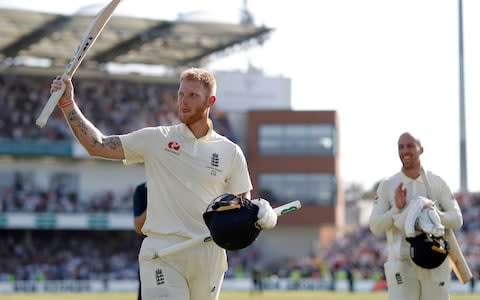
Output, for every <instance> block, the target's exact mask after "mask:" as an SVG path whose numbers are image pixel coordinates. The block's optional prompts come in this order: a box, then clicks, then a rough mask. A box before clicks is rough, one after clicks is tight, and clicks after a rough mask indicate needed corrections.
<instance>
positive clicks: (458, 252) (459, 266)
mask: <svg viewBox="0 0 480 300" xmlns="http://www.w3.org/2000/svg"><path fill="white" fill-rule="evenodd" d="M445 239H446V240H447V241H448V246H449V249H448V260H449V261H450V265H451V266H452V269H453V272H454V273H455V275H456V276H457V279H458V281H460V282H461V283H462V284H465V283H467V282H469V281H470V280H471V279H472V277H473V275H472V271H471V270H470V268H469V266H468V263H467V260H466V259H465V257H464V256H463V252H462V249H461V248H460V246H459V245H458V241H457V238H456V237H455V233H454V232H453V230H451V229H447V230H445Z"/></svg>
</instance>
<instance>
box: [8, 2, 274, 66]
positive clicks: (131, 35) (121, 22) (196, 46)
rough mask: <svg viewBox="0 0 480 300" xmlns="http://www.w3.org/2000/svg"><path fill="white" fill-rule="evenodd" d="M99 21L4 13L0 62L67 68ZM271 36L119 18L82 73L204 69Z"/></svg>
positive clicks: (259, 30)
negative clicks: (102, 67)
mask: <svg viewBox="0 0 480 300" xmlns="http://www.w3.org/2000/svg"><path fill="white" fill-rule="evenodd" d="M93 18H94V17H93V16H90V15H88V16H87V15H75V16H67V15H59V14H49V13H44V12H36V11H30V10H18V9H7V8H2V9H0V61H2V62H3V64H5V63H9V64H10V65H15V64H18V61H26V60H32V58H34V59H35V60H36V61H43V62H47V63H48V64H49V66H52V67H59V66H62V67H63V66H65V65H66V63H67V62H68V61H69V59H70V57H71V56H72V54H73V51H74V50H75V49H76V47H77V46H78V44H79V43H80V41H81V39H82V38H83V35H84V33H85V31H86V29H87V28H88V26H89V24H90V22H91V21H92V20H93ZM271 30H272V29H270V28H267V27H263V26H254V25H250V24H230V23H218V22H204V21H188V20H176V21H162V20H153V19H143V18H135V17H127V16H116V15H114V16H113V17H112V18H111V19H110V21H109V23H108V24H107V25H106V27H105V28H104V30H103V32H102V33H101V35H100V37H99V38H98V39H97V41H96V42H95V45H94V46H93V47H92V48H91V49H90V50H89V52H88V54H87V56H86V57H85V59H84V62H83V63H82V67H81V68H95V67H97V66H98V65H99V64H103V63H106V62H113V63H116V64H147V65H162V66H166V67H172V68H177V67H185V66H192V65H203V64H204V63H205V62H206V61H208V60H207V59H208V58H209V57H210V56H212V55H213V54H221V53H224V52H225V51H228V50H230V49H233V48H235V47H238V46H249V45H252V43H257V44H261V43H263V41H264V40H266V39H267V38H268V34H269V33H270V32H271ZM233 50H234V49H233ZM38 59H40V60H38Z"/></svg>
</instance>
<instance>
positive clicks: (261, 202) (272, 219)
mask: <svg viewBox="0 0 480 300" xmlns="http://www.w3.org/2000/svg"><path fill="white" fill-rule="evenodd" d="M251 201H252V203H253V204H255V205H256V206H258V214H257V218H258V221H257V222H256V223H255V224H256V225H257V226H259V227H260V228H262V229H272V228H273V227H275V225H277V213H276V212H275V211H274V210H273V208H272V206H270V203H269V202H268V201H267V200H265V199H262V198H259V199H253V200H251Z"/></svg>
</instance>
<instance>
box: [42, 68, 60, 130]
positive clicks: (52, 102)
mask: <svg viewBox="0 0 480 300" xmlns="http://www.w3.org/2000/svg"><path fill="white" fill-rule="evenodd" d="M64 78H66V76H65V75H64V76H62V79H64ZM65 89H66V85H65V83H64V82H63V81H62V87H61V88H60V89H59V90H57V91H55V92H53V93H52V94H51V95H50V98H48V101H47V103H46V104H45V106H44V107H43V109H42V112H41V113H40V116H39V117H38V118H37V120H36V122H35V124H37V126H38V127H40V128H43V127H44V126H45V124H47V120H48V118H49V117H50V115H51V114H52V112H53V110H54V109H55V106H57V103H58V101H59V100H60V98H61V97H62V95H63V93H64V92H65Z"/></svg>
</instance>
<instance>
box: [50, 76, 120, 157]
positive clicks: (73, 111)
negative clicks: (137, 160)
mask: <svg viewBox="0 0 480 300" xmlns="http://www.w3.org/2000/svg"><path fill="white" fill-rule="evenodd" d="M62 84H65V85H66V88H65V92H64V93H63V95H62V97H61V98H60V100H59V102H58V107H59V108H60V109H61V110H62V112H63V115H64V116H65V120H66V121H67V123H68V125H69V126H70V129H71V130H72V132H73V134H74V135H75V137H76V138H77V139H78V141H79V142H80V144H82V146H83V147H84V148H85V150H87V152H88V153H89V154H90V155H91V156H96V157H102V158H106V159H113V160H121V159H124V158H125V154H124V152H123V147H122V143H121V141H120V138H119V137H118V136H117V135H111V136H105V135H104V134H103V133H101V132H100V130H98V129H97V128H96V127H95V126H94V125H93V124H92V123H91V122H90V121H89V120H87V118H85V116H84V115H83V114H82V112H81V111H80V109H79V108H78V106H77V105H76V103H75V98H74V88H73V84H72V81H71V80H70V79H66V80H64V81H63V82H62V80H61V79H60V77H57V79H55V80H54V81H53V82H52V85H51V88H50V92H51V93H53V92H54V91H56V90H58V89H60V88H61V86H62Z"/></svg>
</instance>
